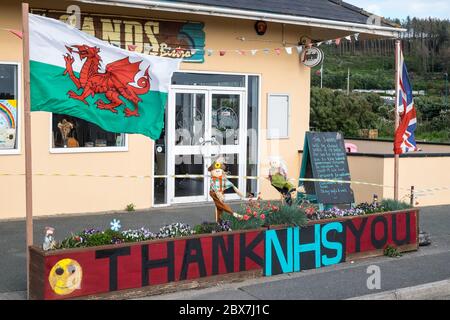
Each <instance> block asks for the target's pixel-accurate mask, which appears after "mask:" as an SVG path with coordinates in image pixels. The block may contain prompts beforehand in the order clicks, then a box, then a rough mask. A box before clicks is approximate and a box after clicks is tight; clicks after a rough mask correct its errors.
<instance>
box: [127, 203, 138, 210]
mask: <svg viewBox="0 0 450 320" xmlns="http://www.w3.org/2000/svg"><path fill="white" fill-rule="evenodd" d="M135 208H136V205H135V204H134V203H129V204H127V206H126V207H125V210H126V211H134V210H135Z"/></svg>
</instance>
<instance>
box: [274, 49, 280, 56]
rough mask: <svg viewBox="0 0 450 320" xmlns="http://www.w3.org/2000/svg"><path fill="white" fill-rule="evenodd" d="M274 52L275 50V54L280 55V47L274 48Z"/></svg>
mask: <svg viewBox="0 0 450 320" xmlns="http://www.w3.org/2000/svg"><path fill="white" fill-rule="evenodd" d="M275 52H276V54H277V56H279V55H280V53H281V50H280V48H275Z"/></svg>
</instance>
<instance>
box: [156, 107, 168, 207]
mask: <svg viewBox="0 0 450 320" xmlns="http://www.w3.org/2000/svg"><path fill="white" fill-rule="evenodd" d="M166 111H167V108H166ZM165 118H166V119H167V112H165ZM154 159H155V161H154V167H153V172H154V174H155V176H165V175H166V174H167V152H166V126H164V128H163V129H162V131H161V136H160V137H159V139H158V140H156V141H155V149H154ZM153 203H154V204H165V203H167V178H165V177H164V178H154V180H153Z"/></svg>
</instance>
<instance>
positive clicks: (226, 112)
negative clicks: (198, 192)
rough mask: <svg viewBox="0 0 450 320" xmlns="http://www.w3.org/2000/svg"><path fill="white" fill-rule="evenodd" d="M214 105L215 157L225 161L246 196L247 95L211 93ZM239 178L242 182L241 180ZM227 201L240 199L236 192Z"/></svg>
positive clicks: (212, 152) (227, 195)
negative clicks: (245, 98) (244, 99)
mask: <svg viewBox="0 0 450 320" xmlns="http://www.w3.org/2000/svg"><path fill="white" fill-rule="evenodd" d="M210 102H211V113H210V117H211V128H210V129H211V141H212V143H213V144H212V147H211V149H212V150H211V153H210V154H211V156H212V160H215V159H216V158H217V157H218V156H219V155H220V156H222V157H223V158H224V160H225V163H226V166H227V171H228V175H229V176H235V177H230V178H229V179H230V181H231V182H232V183H233V184H234V185H235V186H236V187H238V188H239V189H240V190H241V191H242V192H244V194H245V185H244V184H245V179H243V176H244V172H245V162H246V161H245V159H246V157H245V152H246V148H245V145H246V135H245V132H246V130H245V128H246V125H245V119H244V108H243V93H242V92H240V91H218V90H213V91H210ZM238 177H239V178H238ZM225 193H226V198H228V199H239V197H238V195H237V194H236V193H234V191H233V190H232V189H228V190H227V191H226V192H225Z"/></svg>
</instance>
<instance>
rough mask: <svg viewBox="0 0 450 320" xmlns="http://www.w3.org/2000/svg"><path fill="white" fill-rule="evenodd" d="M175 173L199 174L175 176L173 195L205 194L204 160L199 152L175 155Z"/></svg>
mask: <svg viewBox="0 0 450 320" xmlns="http://www.w3.org/2000/svg"><path fill="white" fill-rule="evenodd" d="M175 174H176V175H179V174H180V175H182V174H192V175H199V177H198V178H197V177H193V178H175V197H189V196H203V195H204V194H205V190H204V186H205V184H204V183H205V178H204V177H201V176H202V175H204V161H203V156H202V155H200V154H195V155H175Z"/></svg>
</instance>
